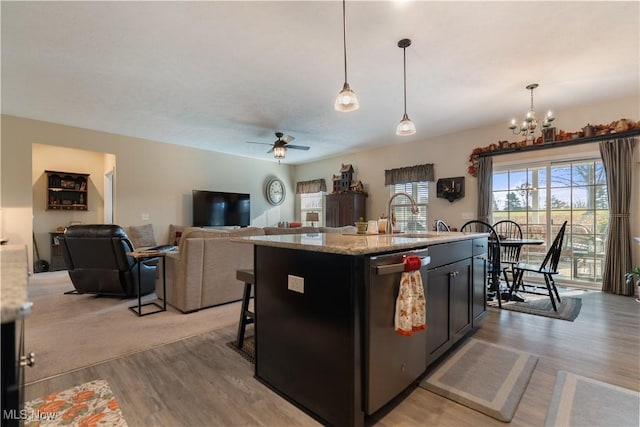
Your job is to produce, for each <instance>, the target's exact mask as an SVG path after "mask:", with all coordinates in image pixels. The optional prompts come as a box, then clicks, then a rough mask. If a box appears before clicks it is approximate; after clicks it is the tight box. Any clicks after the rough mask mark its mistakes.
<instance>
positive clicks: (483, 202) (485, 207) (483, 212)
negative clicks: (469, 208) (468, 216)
mask: <svg viewBox="0 0 640 427" xmlns="http://www.w3.org/2000/svg"><path fill="white" fill-rule="evenodd" d="M477 178H478V180H477V185H478V203H477V211H476V218H477V219H478V220H480V221H483V222H486V223H488V224H490V223H491V222H490V221H489V215H490V214H491V204H492V203H491V202H492V201H493V157H490V156H488V157H480V158H479V159H478V176H477Z"/></svg>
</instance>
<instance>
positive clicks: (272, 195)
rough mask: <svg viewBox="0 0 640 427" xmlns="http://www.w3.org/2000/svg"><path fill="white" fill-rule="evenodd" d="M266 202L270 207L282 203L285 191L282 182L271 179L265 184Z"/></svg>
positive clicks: (277, 179)
mask: <svg viewBox="0 0 640 427" xmlns="http://www.w3.org/2000/svg"><path fill="white" fill-rule="evenodd" d="M266 195H267V200H268V201H269V203H271V204H272V205H274V206H276V205H280V204H282V202H284V197H285V195H286V191H285V189H284V182H282V181H281V180H280V179H279V178H272V179H270V180H269V182H267V187H266Z"/></svg>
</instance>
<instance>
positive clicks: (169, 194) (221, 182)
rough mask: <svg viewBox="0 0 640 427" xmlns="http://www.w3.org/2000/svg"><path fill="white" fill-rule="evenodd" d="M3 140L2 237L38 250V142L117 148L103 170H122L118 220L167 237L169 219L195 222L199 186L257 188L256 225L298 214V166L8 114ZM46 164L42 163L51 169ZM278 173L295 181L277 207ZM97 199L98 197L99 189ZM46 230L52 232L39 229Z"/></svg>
mask: <svg viewBox="0 0 640 427" xmlns="http://www.w3.org/2000/svg"><path fill="white" fill-rule="evenodd" d="M1 143H2V146H1V155H0V161H1V165H2V169H1V172H0V179H1V181H0V201H1V203H0V206H1V210H0V227H1V228H0V235H1V236H2V237H3V238H8V239H10V241H11V243H15V244H26V245H28V246H29V247H30V248H31V232H32V224H33V222H32V219H33V215H34V205H33V197H34V196H33V187H32V183H33V180H34V178H35V179H36V182H37V179H38V177H39V176H40V174H41V173H42V171H39V170H33V168H32V159H33V146H34V144H36V145H45V146H55V147H63V148H66V149H78V150H84V151H92V152H98V153H110V154H113V156H114V157H115V160H113V161H111V160H109V159H105V160H104V163H103V165H101V169H102V170H103V172H102V174H103V173H104V169H103V167H107V168H108V167H109V166H111V167H114V169H115V179H114V181H115V217H114V222H115V223H116V224H119V225H122V226H129V225H139V224H143V223H146V222H150V223H152V224H153V227H154V231H155V234H156V240H157V241H158V242H159V243H162V242H165V241H166V240H167V236H168V227H169V224H187V225H190V224H191V191H192V190H194V189H199V190H219V191H231V192H233V191H239V192H246V193H250V194H251V221H252V225H256V226H264V225H275V224H277V223H278V221H281V220H288V221H292V220H293V218H294V213H293V212H294V204H295V202H294V199H295V197H294V193H295V188H294V185H293V184H292V177H291V167H290V166H287V165H284V164H277V163H275V162H274V161H267V160H265V161H261V160H255V159H247V158H242V157H237V156H230V155H226V154H221V153H214V152H210V151H205V150H199V149H194V148H187V147H181V146H176V145H171V144H166V143H161V142H156V141H149V140H144V139H139V138H132V137H126V136H122V135H114V134H109V133H105V132H97V131H92V130H87V129H80V128H74V127H70V126H63V125H58V124H54V123H48V122H41V121H36V120H29V119H24V118H18V117H13V116H6V115H3V116H2V123H1ZM36 157H37V156H36ZM114 165H115V166H114ZM43 166H44V165H40V166H38V168H42V170H44V167H43ZM83 167H84V166H82V165H73V164H69V165H65V167H64V169H70V170H71V171H76V170H79V169H81V168H83ZM47 168H48V166H47ZM273 176H277V177H279V178H281V179H282V180H283V181H284V182H285V185H286V186H287V188H286V190H287V198H286V200H285V202H284V203H283V204H282V205H280V206H278V207H273V206H271V205H269V204H268V202H267V200H266V198H265V196H264V186H265V184H266V182H267V181H268V180H269V178H271V177H273ZM92 178H93V173H92ZM102 185H103V184H102V182H101V183H100V184H99V185H98V184H97V183H96V184H95V185H94V187H95V188H93V190H95V191H94V193H95V194H97V195H99V196H98V197H100V195H101V194H102V193H103V189H102ZM89 197H90V200H91V199H92V198H93V197H95V195H94V194H93V193H92V194H90V196H89ZM43 200H44V199H43ZM35 209H36V210H37V209H39V208H38V207H37V206H35ZM142 214H148V215H149V220H148V221H144V220H142ZM99 215H100V217H99V218H98V217H96V218H95V219H96V220H98V219H101V218H103V217H102V213H100V214H99ZM92 219H93V218H92ZM58 222H63V221H55V220H54V221H53V222H52V224H51V226H52V227H53V228H55V227H54V224H55V226H57V225H58ZM51 231H53V230H51ZM38 232H39V233H45V232H48V231H47V230H45V229H44V228H42V229H40V228H39V229H38ZM39 242H40V241H39ZM39 246H40V245H39ZM40 249H41V250H42V249H43V247H42V246H40ZM41 255H42V254H41ZM30 265H31V263H30Z"/></svg>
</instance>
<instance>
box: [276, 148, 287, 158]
mask: <svg viewBox="0 0 640 427" xmlns="http://www.w3.org/2000/svg"><path fill="white" fill-rule="evenodd" d="M285 151H286V150H285V148H284V147H273V158H274V159H278V160H280V159H284V153H285Z"/></svg>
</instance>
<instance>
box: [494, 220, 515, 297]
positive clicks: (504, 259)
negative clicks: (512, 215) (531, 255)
mask: <svg viewBox="0 0 640 427" xmlns="http://www.w3.org/2000/svg"><path fill="white" fill-rule="evenodd" d="M493 228H494V229H495V230H496V233H497V234H498V237H499V238H500V240H501V241H503V240H505V239H513V240H522V228H521V227H520V224H518V223H517V222H515V221H512V220H510V219H505V220H502V221H498V222H496V223H495V224H493ZM521 249H522V245H504V244H502V245H501V246H500V263H501V270H502V275H503V277H504V280H505V282H506V283H507V287H508V288H510V287H511V286H510V285H509V277H508V276H507V273H511V278H512V279H513V266H514V265H516V264H517V263H518V262H520V251H521ZM512 283H513V281H512Z"/></svg>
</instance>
